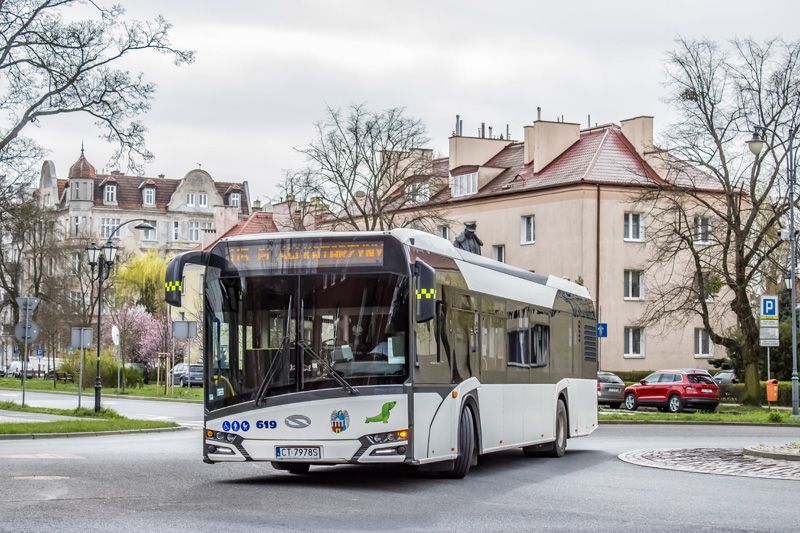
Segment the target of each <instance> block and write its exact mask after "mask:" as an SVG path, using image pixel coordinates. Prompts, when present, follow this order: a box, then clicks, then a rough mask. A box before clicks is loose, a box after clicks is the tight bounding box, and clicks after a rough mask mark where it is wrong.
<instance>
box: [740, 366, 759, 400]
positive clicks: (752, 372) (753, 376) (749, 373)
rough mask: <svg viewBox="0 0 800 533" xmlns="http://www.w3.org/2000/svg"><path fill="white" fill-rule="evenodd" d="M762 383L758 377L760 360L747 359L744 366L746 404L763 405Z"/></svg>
mask: <svg viewBox="0 0 800 533" xmlns="http://www.w3.org/2000/svg"><path fill="white" fill-rule="evenodd" d="M760 389H761V383H760V382H759V379H758V362H757V361H753V360H750V358H748V359H746V362H745V367H744V399H743V400H742V402H743V403H744V404H745V405H755V406H760V405H761V390H760Z"/></svg>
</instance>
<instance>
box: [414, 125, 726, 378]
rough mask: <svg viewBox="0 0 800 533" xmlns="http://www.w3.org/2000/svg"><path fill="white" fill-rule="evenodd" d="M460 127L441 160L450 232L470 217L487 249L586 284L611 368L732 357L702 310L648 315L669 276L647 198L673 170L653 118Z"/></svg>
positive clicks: (441, 197) (445, 230) (441, 198)
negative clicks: (666, 169) (657, 283)
mask: <svg viewBox="0 0 800 533" xmlns="http://www.w3.org/2000/svg"><path fill="white" fill-rule="evenodd" d="M459 133H460V132H459V131H458V130H457V131H456V132H455V134H454V135H453V136H452V137H451V138H450V141H449V142H450V146H449V155H448V157H445V158H442V159H437V160H435V161H434V172H435V174H436V175H437V177H438V178H439V180H440V181H441V179H443V178H444V179H445V181H444V183H447V184H448V185H447V186H445V187H444V188H441V189H440V190H438V191H436V192H433V191H432V197H431V200H430V202H431V203H432V204H435V205H437V206H439V207H444V208H445V212H446V217H447V219H448V220H449V222H448V223H444V224H442V225H441V226H440V227H439V228H438V230H437V233H438V234H439V235H440V236H442V237H444V238H447V239H448V240H450V241H452V240H454V239H455V238H456V236H457V235H458V233H460V232H461V231H462V230H463V228H464V224H465V223H469V222H471V223H476V224H477V235H478V236H479V237H480V238H481V239H482V241H483V243H484V245H483V248H482V251H481V254H482V255H484V256H487V257H492V258H493V259H496V260H498V261H503V262H508V263H510V264H513V265H515V266H519V267H522V268H525V269H527V270H531V271H535V272H540V273H543V274H553V275H557V276H562V277H565V278H569V279H571V280H573V281H577V282H578V283H581V284H583V285H585V286H586V287H587V288H588V289H589V291H590V292H591V294H592V296H593V297H594V299H595V302H596V306H597V311H598V315H599V318H598V322H601V323H605V324H607V325H608V326H607V335H608V336H607V337H605V338H602V339H601V341H600V343H599V344H600V350H601V354H600V366H601V368H602V369H604V370H618V371H623V370H624V371H630V370H653V369H658V368H674V367H699V368H705V367H708V360H709V359H710V358H712V357H715V356H720V355H724V354H722V353H715V347H714V345H713V343H711V342H710V341H709V338H708V335H707V333H706V332H705V330H704V329H703V326H702V323H701V320H700V318H699V317H697V316H693V315H690V314H689V313H687V316H686V318H685V321H681V323H680V324H678V325H676V324H675V322H674V321H671V322H670V323H669V324H668V323H663V324H650V325H642V323H641V318H642V315H643V312H644V310H645V307H646V305H647V304H648V289H647V288H648V280H655V279H656V277H657V276H659V275H660V273H659V272H658V267H655V266H650V265H649V258H650V257H651V255H652V252H653V244H652V243H651V242H650V241H649V240H648V216H647V212H648V210H649V206H647V205H642V204H641V203H638V202H637V198H638V197H640V196H641V194H642V192H643V190H644V189H645V188H647V187H648V185H652V180H660V179H663V175H662V174H663V172H662V170H661V167H662V165H660V164H659V161H661V160H662V159H661V158H662V157H663V154H662V153H660V151H659V150H657V149H656V148H655V147H654V145H653V118H652V117H636V118H633V119H629V120H623V121H622V122H621V124H620V125H616V124H607V125H603V126H597V127H593V128H588V129H581V127H580V125H578V124H570V123H565V122H548V121H541V120H539V121H536V122H534V124H533V125H531V126H528V127H526V128H525V130H524V139H523V140H522V141H512V140H509V139H507V138H506V139H502V138H488V137H466V136H462V135H460V134H459ZM701 179H702V178H701ZM707 185H709V186H710V185H711V183H710V182H709V183H708V184H707ZM696 224H697V225H698V227H697V228H695V233H696V234H697V235H702V234H703V231H705V232H706V233H707V232H708V231H709V229H708V228H709V227H711V225H712V222H710V221H709V219H708V218H705V217H699V218H698V219H697V220H696ZM704 228H705V229H704ZM719 316H720V317H721V318H720V320H726V321H727V320H729V315H726V313H724V312H722V313H720V314H719ZM718 349H719V351H720V352H722V348H721V347H718Z"/></svg>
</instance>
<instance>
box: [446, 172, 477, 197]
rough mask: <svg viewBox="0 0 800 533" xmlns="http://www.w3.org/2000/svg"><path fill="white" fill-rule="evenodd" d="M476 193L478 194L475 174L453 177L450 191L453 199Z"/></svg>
mask: <svg viewBox="0 0 800 533" xmlns="http://www.w3.org/2000/svg"><path fill="white" fill-rule="evenodd" d="M476 192H478V173H477V172H470V173H469V174H461V175H460V176H453V186H452V187H451V189H450V193H451V195H452V196H453V198H455V197H458V196H466V195H468V194H475V193H476Z"/></svg>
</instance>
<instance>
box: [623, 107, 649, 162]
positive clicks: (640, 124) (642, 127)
mask: <svg viewBox="0 0 800 533" xmlns="http://www.w3.org/2000/svg"><path fill="white" fill-rule="evenodd" d="M620 124H621V125H622V134H623V135H624V136H625V138H626V139H628V142H630V143H631V144H632V145H633V147H634V148H635V149H636V151H637V152H638V153H639V155H641V156H644V155H645V154H646V153H648V152H652V151H653V117H648V116H640V117H634V118H628V119H625V120H621V121H620Z"/></svg>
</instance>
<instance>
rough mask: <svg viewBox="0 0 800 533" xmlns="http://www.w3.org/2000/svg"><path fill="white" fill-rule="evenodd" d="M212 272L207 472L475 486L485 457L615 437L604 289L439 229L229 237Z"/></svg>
mask: <svg viewBox="0 0 800 533" xmlns="http://www.w3.org/2000/svg"><path fill="white" fill-rule="evenodd" d="M187 263H194V264H200V265H203V266H204V267H205V275H204V278H203V279H204V281H203V293H204V301H205V304H204V305H205V309H204V325H203V328H202V329H203V345H204V366H205V378H204V379H205V390H204V396H205V429H204V444H205V445H204V446H203V458H204V461H205V462H207V463H219V462H230V461H271V462H272V465H273V466H274V467H276V468H278V469H283V470H288V471H290V472H292V473H303V472H307V471H308V469H309V466H310V465H314V464H320V465H322V464H324V465H331V464H344V463H351V464H365V463H404V464H407V465H413V466H416V467H418V468H420V469H425V470H434V471H441V472H443V473H444V474H445V475H449V476H452V477H463V476H464V475H465V474H466V473H467V472H468V471H469V469H470V467H471V466H474V465H475V464H476V463H477V460H478V457H479V456H480V455H481V454H485V453H490V452H494V451H499V450H506V449H509V448H522V450H523V451H524V452H525V454H526V455H534V454H541V453H545V454H549V455H552V456H557V457H560V456H561V455H563V454H564V451H565V449H566V445H567V438H570V437H578V436H582V435H588V434H589V433H591V432H592V431H593V430H594V429H595V428H596V427H597V396H596V384H595V380H596V372H597V341H596V337H595V327H596V323H595V314H594V306H593V303H592V301H591V299H590V297H589V294H588V292H587V290H586V289H585V288H584V287H582V286H580V285H577V284H575V283H572V282H570V281H567V280H564V279H561V278H556V277H553V276H544V275H541V274H536V273H532V272H528V271H525V270H522V269H519V268H515V267H512V266H509V265H507V264H504V263H499V262H497V261H492V260H490V259H486V258H483V257H481V256H479V255H475V254H472V253H468V252H465V251H463V250H459V249H457V248H455V247H454V246H453V245H452V244H451V243H450V242H448V241H446V240H444V239H441V238H439V237H435V236H433V235H430V234H428V233H424V232H420V231H415V230H408V229H397V230H392V231H387V232H352V233H339V232H337V233H333V232H309V233H275V234H259V235H252V236H241V237H232V238H228V239H223V240H222V241H220V242H219V243H218V244H216V245H215V246H214V248H213V249H212V250H211V251H210V252H188V253H185V254H182V255H180V256H177V257H176V258H175V259H173V260H172V262H171V263H170V264H169V267H168V270H167V281H166V293H165V295H166V301H167V302H168V303H169V304H171V305H176V306H179V305H180V302H181V292H182V277H183V269H184V265H186V264H187Z"/></svg>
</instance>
